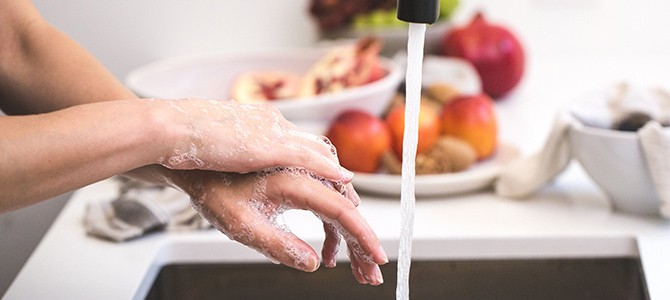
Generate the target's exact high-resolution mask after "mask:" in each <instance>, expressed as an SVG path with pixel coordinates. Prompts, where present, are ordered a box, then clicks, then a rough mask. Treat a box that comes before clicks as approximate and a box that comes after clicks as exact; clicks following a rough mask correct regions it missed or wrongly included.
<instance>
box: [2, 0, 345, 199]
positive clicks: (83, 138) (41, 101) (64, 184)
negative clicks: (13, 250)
mask: <svg viewBox="0 0 670 300" xmlns="http://www.w3.org/2000/svg"><path fill="white" fill-rule="evenodd" d="M0 41H1V42H0V108H2V109H3V110H4V111H5V112H7V113H9V114H13V115H24V116H9V117H2V118H0V137H2V138H1V139H0V170H2V172H0V194H2V195H3V197H2V200H0V211H4V210H7V209H14V208H18V207H21V206H26V205H29V204H32V203H35V202H37V201H40V200H44V199H47V198H49V197H52V196H55V195H58V194H60V193H64V192H67V191H70V190H72V189H75V188H78V187H82V186H85V185H87V184H90V183H93V182H95V181H98V180H101V179H104V178H107V177H109V176H112V175H114V174H120V173H124V172H128V171H130V170H134V169H137V168H141V167H143V166H145V165H148V164H162V165H163V166H165V167H167V168H170V169H187V170H188V169H207V170H216V171H228V172H251V171H255V170H259V169H263V168H267V167H273V166H279V165H291V166H302V167H306V168H308V169H310V170H314V172H315V173H317V174H319V175H321V176H323V177H326V178H329V179H334V180H349V179H350V178H351V174H350V173H349V172H347V171H346V170H343V169H341V167H340V166H339V164H338V163H337V161H336V159H334V158H333V157H332V155H331V149H330V146H329V145H328V144H326V143H324V142H323V140H320V139H319V138H318V137H316V136H311V135H306V134H303V133H300V132H298V131H297V130H296V128H295V126H294V125H293V124H291V123H289V122H288V121H286V120H285V119H284V118H283V117H282V116H281V114H279V112H278V111H276V110H275V109H272V108H270V107H262V106H250V105H240V104H236V103H233V102H228V103H226V102H221V101H218V102H217V101H205V100H199V101H198V100H188V101H150V100H139V101H138V100H134V101H128V100H116V99H133V98H135V99H136V97H135V95H133V94H132V93H131V92H130V91H129V90H128V89H126V88H125V87H124V86H123V85H122V84H121V83H120V82H119V81H118V80H116V78H114V76H113V75H111V74H110V73H109V72H108V71H107V70H106V69H105V68H104V67H103V66H102V65H101V64H100V63H99V62H98V61H97V60H96V59H95V58H94V57H92V56H91V55H90V54H89V53H88V52H87V51H86V50H85V49H83V48H82V47H80V46H79V45H77V44H76V43H75V42H74V41H72V40H71V39H69V38H68V37H67V36H65V35H64V34H62V33H61V32H59V31H58V30H56V29H55V28H53V27H52V26H51V25H49V24H48V23H47V22H46V21H45V20H44V19H42V18H41V16H40V15H39V13H38V12H37V11H36V9H35V7H34V6H33V5H32V3H31V2H30V1H27V0H0ZM234 128H244V129H245V130H246V131H244V132H243V134H240V133H241V132H240V131H239V130H237V131H236V130H234ZM151 170H156V168H152V169H151ZM147 172H149V171H147V170H146V169H141V170H134V171H133V172H132V173H129V174H132V175H133V176H135V177H141V178H146V179H156V180H164V178H162V174H156V172H155V171H151V172H149V174H147Z"/></svg>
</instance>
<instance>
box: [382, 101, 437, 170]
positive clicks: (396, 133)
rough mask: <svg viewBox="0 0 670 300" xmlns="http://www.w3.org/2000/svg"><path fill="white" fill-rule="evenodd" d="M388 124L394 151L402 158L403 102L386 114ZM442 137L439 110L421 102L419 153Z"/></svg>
mask: <svg viewBox="0 0 670 300" xmlns="http://www.w3.org/2000/svg"><path fill="white" fill-rule="evenodd" d="M386 124H388V126H389V128H390V129H391V135H392V136H393V142H392V145H391V147H392V148H393V152H395V154H396V155H397V156H398V158H400V159H402V143H403V135H404V132H405V105H404V104H401V105H398V106H396V107H395V108H393V109H391V111H389V113H388V115H386ZM439 137H440V118H439V114H438V113H437V111H435V110H434V109H433V108H432V107H430V106H428V105H427V104H423V103H422V104H421V108H420V112H419V143H418V145H417V150H416V152H417V154H419V153H423V152H424V151H426V150H428V149H430V148H431V147H432V146H433V144H435V141H437V139H438V138H439Z"/></svg>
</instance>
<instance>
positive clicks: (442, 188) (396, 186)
mask: <svg viewBox="0 0 670 300" xmlns="http://www.w3.org/2000/svg"><path fill="white" fill-rule="evenodd" d="M518 156H519V150H518V149H517V148H516V147H514V146H512V145H509V144H500V146H499V148H498V151H497V152H496V154H495V155H494V156H493V157H491V158H489V159H487V160H485V161H482V162H478V163H477V164H475V165H473V166H472V167H470V168H469V169H468V170H465V171H463V172H458V173H449V174H436V175H417V176H416V181H415V187H416V190H415V194H416V196H417V197H432V196H444V195H453V194H460V193H467V192H474V191H479V190H482V189H485V188H488V187H490V186H491V185H492V184H493V181H494V180H495V178H496V177H497V176H498V174H500V172H501V170H502V168H503V167H504V166H505V165H506V164H507V163H509V162H510V161H512V160H514V159H515V158H517V157H518ZM401 182H402V181H401V176H400V175H391V174H369V173H356V175H355V176H354V180H353V184H354V187H355V188H356V190H357V191H359V192H366V193H374V194H380V195H387V196H400V189H401Z"/></svg>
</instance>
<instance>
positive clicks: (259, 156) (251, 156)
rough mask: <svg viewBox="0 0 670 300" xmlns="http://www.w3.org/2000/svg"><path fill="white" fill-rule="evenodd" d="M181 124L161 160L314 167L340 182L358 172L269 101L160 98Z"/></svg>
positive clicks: (176, 165) (238, 169)
mask: <svg viewBox="0 0 670 300" xmlns="http://www.w3.org/2000/svg"><path fill="white" fill-rule="evenodd" d="M160 101H161V104H163V105H167V106H169V107H170V109H171V123H172V124H174V126H175V127H176V128H178V131H179V132H178V133H177V134H176V136H177V138H176V141H175V142H174V147H172V148H171V149H169V150H168V153H166V154H165V156H163V157H161V158H160V161H159V162H160V164H161V165H163V166H165V167H167V168H170V169H179V170H188V169H200V170H214V171H223V172H235V173H247V172H254V171H257V170H262V169H267V168H271V167H280V166H296V167H301V168H305V169H308V170H313V172H315V173H316V175H318V176H320V177H323V178H327V179H329V180H332V181H336V182H342V181H344V182H348V181H350V180H351V178H352V177H353V174H352V173H351V172H349V171H348V170H346V169H344V168H342V167H341V166H340V165H339V163H338V161H337V156H336V155H334V151H335V148H334V147H333V145H332V144H331V143H330V142H329V141H328V139H326V138H325V137H323V136H318V135H313V134H308V133H305V132H301V131H299V130H297V128H296V126H295V125H294V124H293V123H291V122H289V121H287V120H286V119H284V117H283V116H282V114H281V113H280V112H279V111H278V110H277V109H276V108H273V107H271V106H269V105H258V104H255V105H252V104H241V103H236V102H234V101H218V100H196V99H184V100H160Z"/></svg>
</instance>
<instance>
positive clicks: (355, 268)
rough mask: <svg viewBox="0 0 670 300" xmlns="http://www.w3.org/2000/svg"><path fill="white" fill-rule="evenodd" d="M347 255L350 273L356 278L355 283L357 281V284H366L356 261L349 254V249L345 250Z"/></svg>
mask: <svg viewBox="0 0 670 300" xmlns="http://www.w3.org/2000/svg"><path fill="white" fill-rule="evenodd" d="M347 254H348V255H349V260H350V261H351V273H352V274H354V278H356V281H358V283H360V284H368V281H367V279H365V276H363V273H362V272H361V268H360V267H359V264H358V260H357V259H356V258H355V256H354V255H353V254H352V253H351V249H350V248H347Z"/></svg>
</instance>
